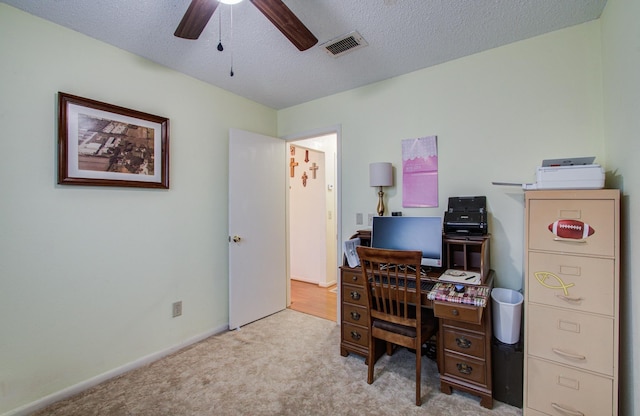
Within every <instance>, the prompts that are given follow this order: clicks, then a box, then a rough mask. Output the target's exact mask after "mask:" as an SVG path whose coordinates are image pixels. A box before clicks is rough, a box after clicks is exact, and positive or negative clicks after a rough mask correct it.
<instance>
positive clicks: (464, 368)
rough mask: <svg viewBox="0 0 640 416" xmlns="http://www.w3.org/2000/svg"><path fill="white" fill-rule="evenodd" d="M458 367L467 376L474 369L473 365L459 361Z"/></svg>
mask: <svg viewBox="0 0 640 416" xmlns="http://www.w3.org/2000/svg"><path fill="white" fill-rule="evenodd" d="M456 367H458V371H460V372H461V373H462V374H464V375H467V376H468V375H469V374H471V372H472V371H473V367H471V366H470V365H469V364H465V363H458V364H456Z"/></svg>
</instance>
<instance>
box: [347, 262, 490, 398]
mask: <svg viewBox="0 0 640 416" xmlns="http://www.w3.org/2000/svg"><path fill="white" fill-rule="evenodd" d="M439 275H440V273H439V272H434V273H430V274H428V275H427V278H426V279H421V280H422V281H423V282H426V283H427V287H426V288H424V287H423V288H422V290H421V291H420V295H421V296H422V297H423V305H424V307H428V308H433V310H434V314H435V316H437V317H438V318H439V335H438V354H437V356H438V359H437V361H438V368H439V372H440V390H441V391H442V392H444V393H446V394H451V393H452V388H455V389H459V390H463V391H466V392H469V393H472V394H476V395H479V396H480V397H481V400H480V404H481V405H482V406H484V407H486V408H489V409H491V408H492V407H493V397H492V390H491V302H490V301H489V300H488V301H487V306H485V307H484V308H482V307H478V306H473V305H464V304H460V303H452V302H443V301H432V300H429V299H428V295H429V293H430V292H431V288H432V287H433V285H435V284H436V283H437V282H438V280H437V277H438V276H439ZM493 276H494V273H493V271H490V273H489V276H487V277H486V279H485V281H484V284H483V285H482V286H488V287H489V288H492V287H493ZM364 283H365V282H364V280H363V277H362V269H361V268H360V267H355V268H351V267H347V266H343V267H341V268H340V296H341V298H340V299H341V302H340V313H341V322H340V323H341V337H340V354H341V355H342V356H344V357H346V356H347V355H348V354H349V353H350V352H351V353H355V354H358V355H362V356H364V357H367V355H368V353H369V328H368V322H369V319H368V317H369V315H368V313H369V312H368V308H367V296H366V292H365V284H364ZM377 350H378V351H384V348H377Z"/></svg>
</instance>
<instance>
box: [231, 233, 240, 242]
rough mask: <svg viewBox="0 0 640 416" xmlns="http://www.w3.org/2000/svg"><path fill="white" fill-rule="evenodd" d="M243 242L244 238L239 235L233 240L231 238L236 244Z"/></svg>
mask: <svg viewBox="0 0 640 416" xmlns="http://www.w3.org/2000/svg"><path fill="white" fill-rule="evenodd" d="M241 240H242V238H241V237H240V236H239V235H234V236H233V238H231V241H233V242H234V243H239V242H240V241H241Z"/></svg>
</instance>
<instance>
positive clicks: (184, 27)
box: [174, 0, 219, 39]
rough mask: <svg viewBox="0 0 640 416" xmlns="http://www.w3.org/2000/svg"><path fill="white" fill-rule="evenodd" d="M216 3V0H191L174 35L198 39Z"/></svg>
mask: <svg viewBox="0 0 640 416" xmlns="http://www.w3.org/2000/svg"><path fill="white" fill-rule="evenodd" d="M218 4H219V3H218V0H191V4H190V5H189V8H188V9H187V11H186V12H185V14H184V16H182V20H181V21H180V24H179V25H178V28H177V29H176V31H175V33H174V35H175V36H177V37H179V38H184V39H198V37H200V34H201V33H202V31H203V30H204V27H205V26H206V25H207V23H209V19H211V16H212V15H213V12H215V11H216V7H218Z"/></svg>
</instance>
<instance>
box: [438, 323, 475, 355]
mask: <svg viewBox="0 0 640 416" xmlns="http://www.w3.org/2000/svg"><path fill="white" fill-rule="evenodd" d="M442 329H443V336H444V348H445V349H446V350H451V351H456V352H459V353H462V354H468V355H472V356H474V357H477V358H480V359H484V357H485V348H484V346H485V338H484V336H483V335H480V334H477V333H473V332H468V331H462V330H460V329H458V328H454V327H449V326H444V325H443V326H442Z"/></svg>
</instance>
